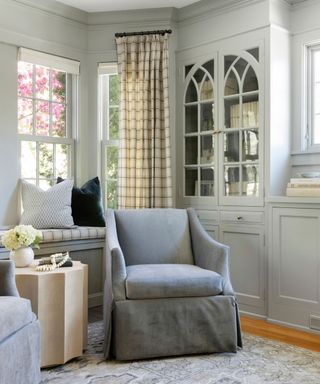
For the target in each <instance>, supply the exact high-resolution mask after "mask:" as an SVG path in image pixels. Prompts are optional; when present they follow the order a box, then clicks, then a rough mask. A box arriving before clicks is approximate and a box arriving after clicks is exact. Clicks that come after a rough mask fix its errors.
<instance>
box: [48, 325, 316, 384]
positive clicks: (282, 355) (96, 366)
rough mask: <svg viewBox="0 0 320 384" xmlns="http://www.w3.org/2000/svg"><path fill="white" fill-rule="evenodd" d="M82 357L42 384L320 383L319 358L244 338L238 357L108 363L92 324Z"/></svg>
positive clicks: (53, 372) (100, 330)
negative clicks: (87, 343)
mask: <svg viewBox="0 0 320 384" xmlns="http://www.w3.org/2000/svg"><path fill="white" fill-rule="evenodd" d="M88 341H89V345H88V349H87V350H86V352H85V354H84V355H83V356H82V357H79V358H76V359H74V360H72V361H71V362H69V363H67V364H65V365H61V366H58V367H55V368H51V369H44V370H42V384H44V383H53V384H62V383H63V384H128V383H130V384H138V383H139V384H264V383H270V384H271V383H272V384H276V383H281V384H319V383H320V353H317V352H312V351H308V350H305V349H302V348H297V347H294V346H291V345H288V344H284V343H280V342H276V341H272V340H267V339H264V338H260V337H256V336H252V335H249V334H244V335H243V342H244V348H243V349H242V350H241V351H239V352H238V353H236V354H231V353H223V354H210V355H196V356H183V357H175V358H165V359H153V360H144V361H135V362H127V363H121V362H116V361H105V360H104V359H103V354H102V345H103V326H102V322H101V321H99V322H95V323H91V324H89V340H88Z"/></svg>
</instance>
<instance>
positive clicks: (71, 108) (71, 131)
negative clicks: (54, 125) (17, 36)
mask: <svg viewBox="0 0 320 384" xmlns="http://www.w3.org/2000/svg"><path fill="white" fill-rule="evenodd" d="M53 57H54V56H53ZM20 61H23V60H19V61H18V63H19V62H20ZM30 64H32V65H34V66H36V65H38V66H43V67H45V66H44V65H42V64H35V63H30ZM46 68H49V69H52V68H50V67H46ZM18 73H19V72H18V71H17V74H18ZM34 73H35V70H34V68H33V80H32V83H33V94H32V97H24V96H19V95H17V100H18V102H19V99H30V100H31V101H32V104H33V117H32V119H33V133H32V134H27V133H19V131H18V141H19V149H18V155H19V174H20V177H21V178H23V179H24V180H26V181H29V182H35V185H37V186H39V184H40V182H41V181H47V182H49V183H50V182H51V183H52V185H54V184H55V182H56V179H57V176H58V175H57V173H56V168H57V166H56V164H57V163H56V144H59V145H67V146H68V147H69V153H68V169H67V178H74V177H75V140H76V139H75V138H76V124H77V112H76V111H77V90H78V76H76V75H73V74H70V73H67V72H66V103H65V107H66V121H65V123H66V136H65V137H57V136H51V135H50V133H51V121H50V127H49V135H48V136H46V135H37V134H36V124H35V119H36V116H35V113H34V103H35V102H36V101H38V100H42V99H38V98H37V97H36V95H35V86H34V84H35V81H36V80H35V76H34ZM43 100H44V101H46V102H48V103H49V104H51V103H52V100H51V99H49V100H47V99H43ZM50 110H51V107H50ZM49 118H50V120H51V119H52V113H50V114H49ZM17 130H18V127H17ZM22 142H33V143H35V155H36V169H35V178H32V177H22V174H21V172H22V167H21V159H22ZM42 143H45V144H52V145H53V162H52V163H53V176H52V178H51V179H47V178H43V177H41V176H40V170H39V156H40V148H39V147H40V145H41V144H42Z"/></svg>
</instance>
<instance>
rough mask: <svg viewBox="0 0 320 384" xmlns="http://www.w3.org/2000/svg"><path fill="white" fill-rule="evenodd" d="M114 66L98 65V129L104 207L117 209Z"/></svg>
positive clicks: (117, 111) (117, 129)
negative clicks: (99, 131)
mask: <svg viewBox="0 0 320 384" xmlns="http://www.w3.org/2000/svg"><path fill="white" fill-rule="evenodd" d="M117 71H118V69H117V65H116V64H114V63H113V64H110V63H106V64H100V65H99V93H100V127H101V135H102V171H103V178H104V190H105V207H107V208H117V206H118V199H117V181H118V154H119V110H120V108H119V104H120V98H119V76H118V72H117Z"/></svg>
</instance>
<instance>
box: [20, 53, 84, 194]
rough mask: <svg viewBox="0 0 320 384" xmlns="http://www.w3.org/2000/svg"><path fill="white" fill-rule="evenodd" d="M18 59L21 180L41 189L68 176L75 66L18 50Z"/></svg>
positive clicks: (70, 162)
mask: <svg viewBox="0 0 320 384" xmlns="http://www.w3.org/2000/svg"><path fill="white" fill-rule="evenodd" d="M19 59H20V60H19V62H18V136H19V140H20V164H21V168H20V169H21V177H22V178H24V179H26V180H28V181H30V182H32V183H34V184H36V185H38V186H40V187H42V188H44V189H46V188H48V187H50V186H52V185H53V184H55V182H56V178H57V177H58V176H60V177H63V178H69V177H72V175H73V170H72V167H73V164H72V163H73V162H72V159H73V153H74V139H73V138H74V135H73V130H74V129H73V126H74V123H75V120H76V119H75V113H74V110H75V108H73V104H74V101H75V97H74V96H75V93H76V92H75V91H76V76H75V74H77V73H79V72H78V71H79V63H78V62H73V61H71V60H67V59H61V58H58V57H56V56H51V55H47V54H43V53H40V52H35V51H30V50H26V49H23V48H21V49H20V52H19ZM69 63H71V66H69V65H68V64H69ZM73 63H75V64H74V68H73V66H72V64H73ZM68 71H70V72H68Z"/></svg>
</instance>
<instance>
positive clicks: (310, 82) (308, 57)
mask: <svg viewBox="0 0 320 384" xmlns="http://www.w3.org/2000/svg"><path fill="white" fill-rule="evenodd" d="M305 51H306V52H305V79H304V82H305V98H304V99H305V102H304V105H303V110H304V113H305V134H304V142H305V149H306V150H307V151H309V152H320V142H319V143H314V130H315V127H314V116H315V112H314V99H315V81H314V53H315V52H320V43H315V44H310V45H306V46H305ZM319 135H320V132H319Z"/></svg>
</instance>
